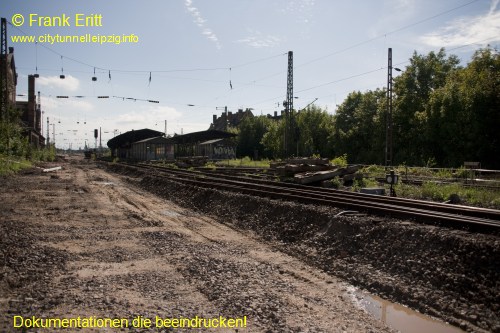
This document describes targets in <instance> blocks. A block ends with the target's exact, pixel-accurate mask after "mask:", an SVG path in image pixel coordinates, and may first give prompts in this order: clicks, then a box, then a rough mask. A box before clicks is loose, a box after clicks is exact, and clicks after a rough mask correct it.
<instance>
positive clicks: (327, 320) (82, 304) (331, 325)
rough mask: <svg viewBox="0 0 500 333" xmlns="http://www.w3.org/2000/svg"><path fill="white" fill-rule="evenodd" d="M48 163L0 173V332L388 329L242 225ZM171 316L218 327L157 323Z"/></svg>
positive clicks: (112, 179)
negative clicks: (48, 168) (49, 168)
mask: <svg viewBox="0 0 500 333" xmlns="http://www.w3.org/2000/svg"><path fill="white" fill-rule="evenodd" d="M54 165H62V166H63V170H61V171H58V172H56V173H42V172H41V170H39V169H38V170H34V171H30V172H27V173H25V174H20V175H17V176H15V177H13V178H7V179H1V180H0V185H1V188H2V190H3V191H2V193H0V205H1V210H0V228H1V230H0V240H1V242H0V249H1V252H0V272H1V274H0V308H1V309H2V311H1V323H0V329H1V330H2V332H20V331H22V326H24V327H29V326H30V325H32V326H33V325H34V326H36V325H39V326H40V325H42V326H43V325H44V323H45V324H47V323H49V324H52V325H64V323H66V324H68V325H70V324H71V325H81V326H82V325H84V323H86V325H87V327H96V326H97V325H99V323H101V324H102V323H103V322H104V320H105V319H116V321H111V320H108V321H107V325H108V327H107V328H100V329H91V328H83V329H76V328H70V327H69V326H66V327H67V328H64V329H58V330H56V329H53V328H52V329H46V328H34V329H32V330H30V331H32V332H53V331H58V332H97V331H99V332H170V331H179V332H203V331H213V332H370V331H371V332H389V331H390V329H388V328H386V327H384V326H383V324H381V323H380V322H378V321H376V320H375V319H373V318H371V317H370V316H369V315H368V314H366V313H365V312H364V311H363V310H360V309H358V308H356V307H355V306H354V305H353V304H352V302H351V301H350V299H349V296H348V295H347V293H346V287H347V286H346V285H345V284H344V283H342V282H341V281H339V280H337V279H336V278H334V277H332V276H329V275H327V274H325V273H323V272H322V271H320V270H318V269H316V268H312V267H311V266H308V265H306V264H304V263H303V262H301V261H299V260H298V259H295V258H293V257H291V256H289V255H286V254H284V253H282V252H280V251H278V250H277V249H276V248H275V247H273V244H272V242H268V243H264V242H263V241H260V240H259V239H258V238H257V237H256V236H255V235H252V234H251V232H250V231H248V230H246V231H239V230H235V229H233V228H231V227H228V226H226V225H222V224H220V223H218V222H217V221H215V220H213V219H212V218H209V217H206V216H203V215H200V214H198V213H195V212H193V211H190V210H186V209H184V208H180V207H179V206H176V205H175V204H173V203H171V202H169V201H167V200H165V199H161V198H159V197H156V196H154V195H152V194H151V193H149V192H145V191H143V190H141V189H139V188H136V187H134V186H132V185H130V183H129V182H126V181H124V179H123V178H122V177H121V176H118V175H113V174H110V173H107V172H106V171H104V170H102V169H99V168H97V167H96V165H95V164H93V163H91V162H85V161H82V160H78V161H76V160H71V161H70V162H63V163H58V164H54ZM33 316H35V318H33ZM94 316H95V317H94ZM78 317H80V318H79V320H80V321H78V322H77V319H78ZM176 318H177V319H179V318H180V319H181V320H180V321H179V322H178V325H181V324H182V323H184V324H185V325H187V322H188V320H187V319H189V321H190V323H191V324H193V325H196V324H198V325H203V324H207V323H208V324H210V323H211V324H212V325H213V326H217V325H218V326H223V327H218V328H191V329H188V328H175V327H166V326H169V325H170V326H175V319H176ZM182 318H185V319H186V320H184V321H183V320H182ZM41 319H54V320H53V321H52V322H50V321H48V320H45V321H44V320H41ZM62 319H68V320H67V321H66V322H65V321H63V320H62ZM69 319H73V321H72V322H71V321H69ZM148 319H149V320H150V321H151V322H150V323H149V322H148V321H147V320H148ZM170 319H172V320H171V321H169V320H170ZM204 319H205V321H203V320H204ZM207 319H209V320H207ZM99 320H101V321H99ZM115 324H116V325H115ZM134 324H135V325H134ZM92 325H93V326H92ZM148 325H149V326H150V327H149V328H148ZM231 325H232V327H231ZM15 326H18V327H19V328H16V327H15ZM110 326H111V327H110ZM132 326H140V327H132ZM224 326H225V327H224ZM83 327H85V326H83Z"/></svg>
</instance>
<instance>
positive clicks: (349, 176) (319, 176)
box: [293, 165, 362, 184]
mask: <svg viewBox="0 0 500 333" xmlns="http://www.w3.org/2000/svg"><path fill="white" fill-rule="evenodd" d="M333 167H334V168H333V169H331V170H326V171H317V172H303V173H298V174H296V175H295V176H294V177H293V178H294V180H295V182H296V183H298V184H310V183H316V182H323V181H325V180H330V179H333V178H335V177H339V178H341V179H342V180H343V181H344V183H347V182H349V181H352V180H354V179H360V178H362V175H361V174H360V173H357V171H358V170H359V169H360V168H361V166H360V165H349V166H347V167H345V168H341V167H336V166H333Z"/></svg>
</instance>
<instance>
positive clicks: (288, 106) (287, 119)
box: [283, 51, 293, 156]
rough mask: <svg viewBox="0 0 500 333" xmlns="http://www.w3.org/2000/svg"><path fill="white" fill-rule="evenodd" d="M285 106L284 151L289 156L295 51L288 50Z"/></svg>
mask: <svg viewBox="0 0 500 333" xmlns="http://www.w3.org/2000/svg"><path fill="white" fill-rule="evenodd" d="M283 105H284V106H285V134H284V140H283V141H284V152H285V156H288V150H289V147H288V146H289V140H290V134H291V132H292V131H291V128H290V123H291V117H292V112H293V52H292V51H288V73H287V81H286V100H285V101H284V102H283Z"/></svg>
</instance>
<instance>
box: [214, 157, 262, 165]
mask: <svg viewBox="0 0 500 333" xmlns="http://www.w3.org/2000/svg"><path fill="white" fill-rule="evenodd" d="M269 163H270V161H269V160H268V159H262V160H258V161H257V160H252V159H251V158H250V157H248V156H245V157H243V158H240V159H236V158H235V159H231V160H222V161H217V162H215V166H221V167H222V166H230V167H247V168H269Z"/></svg>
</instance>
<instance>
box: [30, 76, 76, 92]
mask: <svg viewBox="0 0 500 333" xmlns="http://www.w3.org/2000/svg"><path fill="white" fill-rule="evenodd" d="M36 82H37V84H39V85H41V86H44V87H48V88H55V89H62V90H63V91H76V90H78V88H79V87H80V81H79V80H78V79H77V78H75V77H74V76H71V75H66V78H65V79H61V78H59V76H40V77H39V78H38V79H37V81H36Z"/></svg>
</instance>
